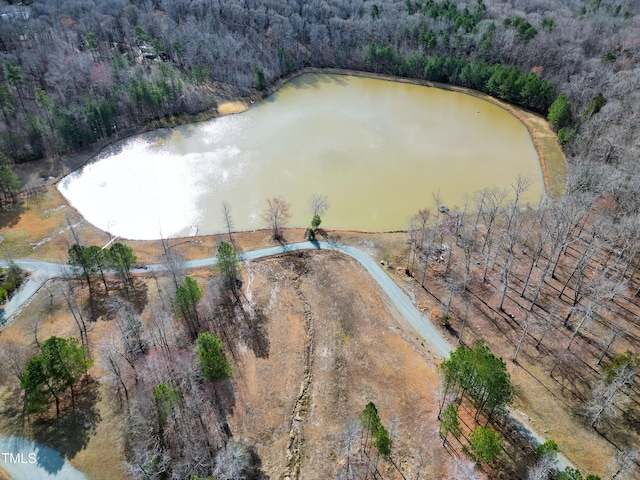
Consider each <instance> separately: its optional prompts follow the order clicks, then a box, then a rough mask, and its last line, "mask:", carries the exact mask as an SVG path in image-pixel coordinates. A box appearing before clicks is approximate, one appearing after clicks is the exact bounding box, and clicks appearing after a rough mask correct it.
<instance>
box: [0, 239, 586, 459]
mask: <svg viewBox="0 0 640 480" xmlns="http://www.w3.org/2000/svg"><path fill="white" fill-rule="evenodd" d="M300 250H333V251H338V252H341V253H344V254H346V255H349V256H350V257H352V258H353V259H355V260H356V261H358V262H359V263H360V264H361V265H362V266H363V267H364V268H365V269H366V270H367V272H369V274H370V275H371V277H372V278H373V279H374V280H375V281H376V283H377V284H378V285H379V286H380V288H381V289H382V290H383V291H384V293H385V294H386V295H387V296H388V298H389V300H390V301H391V303H392V304H393V306H394V307H395V308H396V309H397V310H398V312H399V313H400V314H401V315H402V317H403V318H404V319H405V320H406V321H407V323H408V324H409V325H410V326H411V327H412V328H413V329H414V330H415V331H416V332H417V333H418V334H419V335H420V337H422V339H423V340H424V341H425V344H426V345H428V346H429V350H430V351H431V352H432V354H433V355H434V356H435V357H436V358H439V359H441V360H443V359H445V358H447V357H448V356H449V354H450V353H451V352H452V351H453V350H454V348H453V346H452V345H451V344H450V343H449V342H448V341H447V340H446V339H445V338H444V337H443V336H442V335H441V334H440V332H439V331H438V330H437V329H436V328H435V327H434V326H433V324H432V323H431V319H430V318H429V317H428V316H427V315H423V314H422V313H420V312H419V311H418V309H417V308H416V307H415V305H413V303H411V300H409V297H407V295H406V294H405V293H404V292H403V291H402V289H400V287H398V285H396V283H395V282H394V281H393V280H392V279H391V278H390V277H389V276H388V275H387V274H386V273H385V271H384V270H383V269H382V268H380V266H379V265H378V264H377V263H376V261H374V260H373V259H372V258H371V257H370V256H369V255H367V254H366V253H365V252H363V251H362V250H359V249H357V248H355V247H350V246H348V245H341V244H336V243H330V242H300V243H294V244H290V245H278V246H276V247H270V248H263V249H260V250H252V251H250V252H244V253H241V254H240V259H241V260H242V261H246V260H255V259H258V258H265V257H272V256H276V255H283V254H287V253H290V252H295V251H300ZM15 263H16V264H17V265H18V266H19V267H21V268H24V269H26V270H30V271H31V272H32V274H31V276H30V278H29V280H28V281H27V282H26V284H25V285H24V286H23V287H21V289H20V291H19V292H18V294H16V295H14V297H13V298H12V299H11V302H9V304H7V305H6V306H5V312H6V315H5V316H3V315H2V312H0V325H1V324H2V322H5V321H7V320H9V319H10V317H11V316H12V315H14V314H15V313H16V312H19V311H20V308H21V307H22V306H23V304H24V303H25V302H28V300H29V299H30V298H31V296H33V295H34V294H35V293H36V292H37V291H38V289H40V288H41V287H42V286H43V285H44V284H45V283H46V281H48V280H49V279H51V278H55V277H59V276H63V275H66V274H69V273H71V272H72V269H71V268H70V267H69V266H68V265H60V264H54V263H47V262H40V261H38V260H16V261H15ZM216 263H217V261H216V258H215V257H209V258H203V259H200V260H190V261H188V262H185V263H184V267H185V268H187V269H191V268H201V267H210V266H213V265H215V264H216ZM0 265H1V266H6V262H1V261H0ZM164 269H165V267H164V265H159V264H156V265H148V266H146V267H145V268H140V269H135V270H134V271H133V272H134V273H148V272H160V271H163V270H164ZM34 277H35V278H34ZM16 298H19V299H18V300H17V301H16V302H14V300H15V299H16ZM12 303H13V304H12ZM10 308H11V310H10ZM10 312H13V313H10ZM507 422H508V423H509V424H510V425H511V426H513V427H514V428H516V429H517V430H518V431H520V432H521V433H522V434H523V435H524V436H525V438H527V440H528V441H529V442H530V443H531V444H532V445H533V446H534V447H536V446H537V445H540V444H541V443H543V442H544V441H545V439H544V437H543V436H541V435H540V434H538V433H537V432H536V431H535V430H534V429H533V428H532V427H531V426H530V425H528V424H526V423H524V422H522V421H521V420H520V419H518V418H516V416H515V413H514V412H511V415H510V416H509V417H508V418H507ZM567 466H571V467H572V468H575V467H574V466H573V464H572V463H571V462H569V461H568V459H567V458H566V457H564V456H563V455H559V456H558V467H559V468H560V469H561V470H562V469H564V468H565V467H567Z"/></svg>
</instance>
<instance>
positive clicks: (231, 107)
mask: <svg viewBox="0 0 640 480" xmlns="http://www.w3.org/2000/svg"><path fill="white" fill-rule="evenodd" d="M248 108H249V107H248V106H247V104H246V103H244V102H225V103H221V104H220V105H218V113H219V114H220V115H229V114H231V113H240V112H244V111H245V110H247V109H248Z"/></svg>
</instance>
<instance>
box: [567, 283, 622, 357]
mask: <svg viewBox="0 0 640 480" xmlns="http://www.w3.org/2000/svg"><path fill="white" fill-rule="evenodd" d="M625 288H626V287H625V285H624V284H621V283H619V282H618V281H612V280H606V279H601V278H600V277H599V278H598V279H596V280H593V281H591V283H590V285H589V290H590V293H591V302H590V303H589V305H588V306H587V307H586V308H585V311H584V315H583V317H582V319H581V320H580V323H578V325H577V326H576V328H575V329H574V331H573V335H571V340H569V343H568V344H567V350H568V349H569V347H571V344H572V343H573V340H574V339H575V338H576V335H578V332H579V331H580V329H581V328H582V326H583V325H584V323H585V322H586V321H587V320H588V319H589V318H591V316H592V315H593V312H594V309H595V308H596V307H597V306H598V305H600V304H601V302H602V300H604V299H613V297H615V296H616V295H618V294H620V293H622V292H623V291H624V290H625Z"/></svg>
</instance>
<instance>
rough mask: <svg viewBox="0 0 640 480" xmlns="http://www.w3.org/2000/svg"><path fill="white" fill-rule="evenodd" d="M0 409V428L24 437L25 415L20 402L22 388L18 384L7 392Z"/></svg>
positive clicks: (25, 429) (25, 432)
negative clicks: (0, 426)
mask: <svg viewBox="0 0 640 480" xmlns="http://www.w3.org/2000/svg"><path fill="white" fill-rule="evenodd" d="M4 400H5V401H4V402H2V408H1V409H0V419H1V421H2V422H1V425H2V430H3V431H4V432H6V433H10V434H12V435H15V436H17V437H24V436H26V434H27V428H26V427H27V422H26V420H27V417H26V413H25V411H24V404H23V402H22V389H21V388H20V385H19V384H17V383H16V384H15V386H14V388H13V389H12V390H11V392H9V394H7V396H6V397H5V399H4Z"/></svg>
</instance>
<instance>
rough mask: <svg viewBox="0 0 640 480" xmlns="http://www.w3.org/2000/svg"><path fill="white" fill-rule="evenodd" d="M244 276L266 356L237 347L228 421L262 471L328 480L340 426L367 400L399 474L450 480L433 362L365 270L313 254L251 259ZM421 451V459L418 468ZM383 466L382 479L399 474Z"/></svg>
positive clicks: (339, 459)
mask: <svg viewBox="0 0 640 480" xmlns="http://www.w3.org/2000/svg"><path fill="white" fill-rule="evenodd" d="M247 271H248V276H249V278H250V281H249V282H248V285H247V287H246V288H247V292H246V295H247V296H248V297H250V298H252V301H253V303H254V304H255V305H256V307H258V308H260V309H261V310H262V311H263V312H264V313H265V314H266V316H267V318H268V326H267V329H268V339H269V344H270V346H269V355H268V356H266V357H263V358H257V357H256V355H255V354H254V353H253V352H252V351H250V350H244V351H243V354H242V360H241V361H240V362H238V363H237V364H236V365H235V371H236V375H235V377H234V378H235V381H236V386H237V396H238V400H237V402H236V407H235V411H234V414H233V417H232V418H231V419H230V422H229V423H230V426H231V430H232V432H233V433H234V436H236V437H242V438H246V439H248V440H249V442H250V443H254V444H256V446H257V451H258V453H259V455H260V457H261V458H262V461H263V469H264V471H265V473H267V474H268V475H269V477H270V478H272V479H284V478H289V477H291V478H301V479H318V478H337V471H338V469H339V468H340V467H343V466H344V465H345V453H344V452H345V448H346V446H345V430H347V429H348V428H347V427H348V425H349V424H350V423H355V422H357V418H358V415H359V414H360V412H361V411H362V410H363V409H364V406H365V405H366V404H367V403H368V402H373V403H375V405H376V406H377V408H378V411H379V413H380V416H381V418H382V422H383V424H384V425H385V426H386V428H387V429H389V430H390V431H391V433H392V438H393V442H394V446H393V457H394V458H395V461H396V463H397V465H398V466H400V468H401V469H402V471H403V473H404V474H405V475H406V476H408V478H413V477H414V476H415V475H416V474H417V472H418V469H419V468H423V470H422V472H423V473H422V475H423V476H426V478H453V477H451V476H450V475H449V473H448V467H447V464H448V462H449V458H448V457H449V455H448V453H447V452H446V451H445V450H444V449H443V448H442V445H441V443H440V439H439V438H438V433H437V432H438V421H437V419H436V416H437V401H436V390H437V387H438V374H437V371H436V368H435V363H434V361H433V360H432V359H430V358H428V357H426V355H427V354H426V353H425V349H424V348H423V347H422V346H421V345H420V344H419V343H418V342H417V341H416V340H415V334H414V333H413V332H412V331H410V330H409V328H408V327H407V326H406V325H405V323H404V321H403V319H402V318H399V317H398V316H397V315H396V314H395V313H394V312H393V311H392V310H389V309H388V308H387V307H386V305H385V303H384V300H383V299H382V297H381V296H380V292H379V291H378V288H377V286H375V285H373V284H372V283H371V282H370V281H369V279H368V276H367V274H366V272H365V271H364V269H362V268H361V267H360V265H359V264H357V263H356V262H355V261H353V260H351V259H349V258H348V257H345V256H342V255H332V254H328V253H324V252H322V253H315V254H313V253H307V254H304V255H302V256H300V257H296V258H295V259H293V260H289V261H286V262H284V261H283V260H282V259H267V260H261V261H257V262H252V264H251V266H250V267H249V268H247ZM421 452H422V454H423V455H424V454H425V452H428V453H427V456H428V457H429V459H428V460H426V459H425V465H424V466H423V467H420V465H419V464H420V459H419V457H420V453H421ZM382 469H385V470H386V472H387V475H388V476H385V477H384V478H401V477H400V475H399V474H398V473H397V472H394V471H393V468H391V466H390V465H382V466H381V470H382ZM385 470H383V471H385ZM296 472H297V473H298V475H299V476H296Z"/></svg>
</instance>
